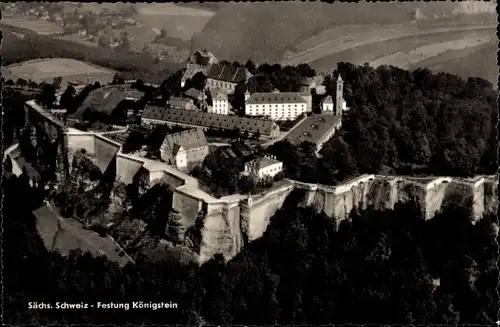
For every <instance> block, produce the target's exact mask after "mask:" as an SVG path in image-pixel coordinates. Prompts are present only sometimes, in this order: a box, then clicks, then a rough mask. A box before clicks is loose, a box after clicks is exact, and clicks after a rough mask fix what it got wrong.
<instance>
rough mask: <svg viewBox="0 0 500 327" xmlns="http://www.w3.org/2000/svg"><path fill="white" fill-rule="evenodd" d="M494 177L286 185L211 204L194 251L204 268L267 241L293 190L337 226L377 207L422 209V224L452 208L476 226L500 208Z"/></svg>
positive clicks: (203, 216)
mask: <svg viewBox="0 0 500 327" xmlns="http://www.w3.org/2000/svg"><path fill="white" fill-rule="evenodd" d="M497 187H498V178H497V177H495V176H490V177H483V176H478V177H475V178H452V177H425V178H417V177H410V176H408V177H405V176H382V175H363V176H360V177H358V178H355V179H353V180H351V181H348V182H346V183H343V184H341V185H337V186H334V187H333V186H326V185H317V184H307V183H302V182H298V181H287V182H286V183H283V184H282V185H280V186H279V187H276V188H273V189H271V190H268V191H266V192H264V193H261V194H259V195H253V196H249V197H247V198H245V199H243V200H241V201H239V203H237V204H236V203H232V204H229V203H218V204H217V205H215V204H211V205H208V206H207V208H211V209H210V210H207V211H200V212H199V213H198V217H197V219H196V221H197V224H195V225H196V226H197V227H196V226H195V225H193V226H192V227H191V231H190V232H191V233H194V234H196V235H198V237H199V241H198V243H197V246H196V247H195V248H193V250H194V251H195V252H196V253H199V254H200V257H199V262H200V263H203V262H205V261H207V260H208V259H210V258H211V257H213V255H215V254H216V253H221V254H223V255H224V257H225V258H227V259H229V258H232V257H233V256H234V255H236V254H237V253H238V252H239V251H240V250H241V248H242V247H243V246H244V245H245V244H246V242H247V240H248V241H253V240H255V239H257V238H259V237H261V236H262V235H263V233H264V232H265V230H266V229H267V226H268V225H269V221H270V219H271V218H272V216H273V215H274V213H275V212H276V211H277V210H278V209H279V208H281V206H282V205H283V203H284V201H285V199H286V198H287V196H288V195H289V194H290V193H291V192H292V191H293V190H294V189H301V190H303V191H304V193H303V194H304V195H303V198H302V202H301V203H300V205H307V206H312V207H313V208H315V210H316V211H317V212H321V211H323V212H324V213H326V214H327V215H328V216H329V217H331V218H332V222H333V223H335V224H337V225H338V224H339V222H340V221H341V220H343V219H348V217H349V215H350V213H351V212H352V210H354V209H367V208H368V207H373V208H375V209H377V210H383V209H393V208H394V206H395V205H396V203H405V202H408V201H410V200H411V201H416V202H418V203H419V204H420V208H421V214H422V219H426V220H427V219H431V218H432V217H434V216H435V215H436V214H437V213H438V212H439V211H440V210H442V209H444V208H445V207H446V206H449V205H452V204H453V205H459V206H464V207H466V208H469V209H470V211H471V219H472V221H473V222H475V221H477V220H478V219H480V218H481V217H482V216H483V214H485V213H494V212H495V210H496V208H497V203H498V201H497V196H496V189H497Z"/></svg>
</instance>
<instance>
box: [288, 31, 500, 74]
mask: <svg viewBox="0 0 500 327" xmlns="http://www.w3.org/2000/svg"><path fill="white" fill-rule="evenodd" d="M495 28H496V25H487V26H485V25H475V26H464V27H457V28H446V27H444V28H435V29H424V30H422V29H420V28H419V27H418V26H414V25H410V24H408V26H402V25H398V26H389V27H387V28H383V29H377V30H373V29H372V30H370V31H368V32H365V33H360V34H356V35H350V36H349V37H347V38H345V39H340V40H338V39H332V40H331V41H327V42H325V43H322V44H319V45H317V46H315V47H314V48H311V49H309V50H307V51H303V52H302V53H298V54H296V55H295V56H294V57H293V58H290V59H286V60H284V61H283V62H282V64H286V65H297V64H299V63H311V62H314V61H316V60H318V59H322V58H324V57H327V56H329V55H332V54H335V53H338V52H341V51H345V50H349V49H352V48H359V47H363V46H365V45H368V44H371V43H376V44H379V45H380V43H381V42H385V41H389V40H392V39H402V38H406V37H416V38H424V37H426V36H429V35H433V34H438V35H441V39H442V40H449V38H450V37H452V38H453V36H452V35H454V34H456V33H466V32H468V31H481V30H485V31H489V32H490V33H491V34H492V35H494V31H495Z"/></svg>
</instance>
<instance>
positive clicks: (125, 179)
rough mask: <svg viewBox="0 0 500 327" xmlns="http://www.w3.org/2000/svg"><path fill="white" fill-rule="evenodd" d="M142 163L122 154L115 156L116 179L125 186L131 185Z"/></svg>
mask: <svg viewBox="0 0 500 327" xmlns="http://www.w3.org/2000/svg"><path fill="white" fill-rule="evenodd" d="M143 164H144V162H142V161H141V160H139V159H136V158H134V157H131V156H127V155H125V154H123V153H118V154H117V155H116V179H117V180H118V181H120V182H122V183H125V185H128V184H132V182H133V180H134V176H135V174H137V172H138V171H139V169H140V168H141V167H142V166H143Z"/></svg>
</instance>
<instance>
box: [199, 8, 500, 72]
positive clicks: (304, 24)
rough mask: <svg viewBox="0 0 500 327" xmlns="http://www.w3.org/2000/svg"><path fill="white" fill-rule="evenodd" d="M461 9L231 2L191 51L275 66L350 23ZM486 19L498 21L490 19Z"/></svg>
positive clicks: (389, 20) (398, 21)
mask: <svg viewBox="0 0 500 327" xmlns="http://www.w3.org/2000/svg"><path fill="white" fill-rule="evenodd" d="M479 5H480V6H479V7H481V6H482V7H485V6H486V7H488V8H477V10H476V12H483V11H484V9H488V10H490V11H491V12H492V13H494V12H495V4H494V3H486V2H482V3H481V4H479ZM464 6H465V5H464V4H463V3H462V2H460V3H459V2H451V1H431V2H417V1H411V2H394V1H393V2H390V3H389V2H377V3H366V2H363V3H347V2H342V3H340V2H335V3H333V4H328V3H321V2H315V3H307V2H298V1H293V2H292V1H290V2H254V3H249V2H246V3H241V2H240V3H234V2H233V3H231V2H230V3H227V4H225V6H223V7H222V8H221V9H220V10H218V11H217V12H216V14H215V15H214V17H213V18H212V19H210V21H209V22H208V23H207V25H206V26H205V28H204V29H203V31H202V32H201V33H199V34H198V35H195V37H194V44H193V47H194V48H206V49H210V51H211V52H213V53H214V54H215V55H216V56H217V57H218V58H220V59H226V60H229V61H234V60H237V61H243V62H244V61H246V60H247V59H249V58H251V59H252V60H254V61H257V62H258V63H262V62H263V61H267V62H276V61H280V60H282V59H283V55H284V53H285V51H286V50H288V49H291V48H292V47H293V46H294V45H296V44H297V43H300V42H301V41H303V40H306V39H308V38H311V37H312V36H314V35H318V34H319V33H321V32H322V31H325V30H329V29H335V28H340V27H341V26H348V25H351V26H352V25H374V24H377V25H389V24H401V23H408V22H409V21H411V20H412V19H413V18H412V17H411V14H412V13H414V12H415V11H416V10H419V12H420V13H421V14H422V15H424V16H427V17H431V18H433V17H435V16H436V15H437V16H439V17H442V16H444V15H448V16H451V15H452V14H455V13H457V12H458V13H460V12H463V13H465V12H467V13H470V12H474V10H470V8H468V9H467V10H465V9H464ZM465 7H467V6H465ZM481 15H482V14H479V15H471V17H472V16H474V17H473V18H471V19H470V20H471V21H472V22H474V21H476V20H481V21H482V20H483V19H482V18H481V19H479V18H477V17H476V16H481ZM490 16H492V17H493V18H492V19H493V20H494V22H496V18H495V17H494V15H491V14H490ZM452 20H455V17H454V18H453V19H452ZM460 20H461V19H460ZM257 21H258V24H257V23H256V22H257ZM476 24H477V22H476ZM430 25H432V24H430Z"/></svg>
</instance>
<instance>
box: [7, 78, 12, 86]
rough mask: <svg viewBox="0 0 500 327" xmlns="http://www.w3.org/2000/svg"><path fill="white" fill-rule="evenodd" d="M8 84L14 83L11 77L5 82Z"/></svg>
mask: <svg viewBox="0 0 500 327" xmlns="http://www.w3.org/2000/svg"><path fill="white" fill-rule="evenodd" d="M5 84H6V85H9V86H12V85H14V81H13V80H11V79H8V80H7V82H5Z"/></svg>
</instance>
